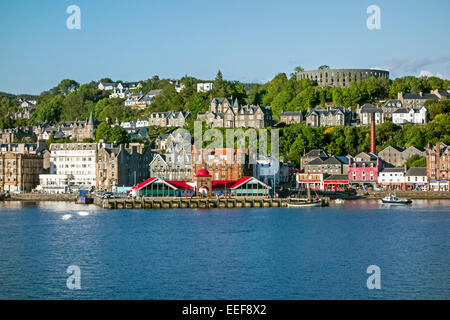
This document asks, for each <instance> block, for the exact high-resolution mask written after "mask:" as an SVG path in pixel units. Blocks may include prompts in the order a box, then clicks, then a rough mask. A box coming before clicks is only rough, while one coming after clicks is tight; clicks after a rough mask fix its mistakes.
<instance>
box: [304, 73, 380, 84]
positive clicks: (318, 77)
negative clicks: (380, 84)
mask: <svg viewBox="0 0 450 320" xmlns="http://www.w3.org/2000/svg"><path fill="white" fill-rule="evenodd" d="M370 77H375V78H386V79H389V71H386V70H377V69H324V70H309V71H300V72H297V80H302V79H309V80H312V81H316V82H317V84H318V85H319V86H321V87H324V86H330V87H348V85H349V84H350V82H352V81H357V82H360V81H363V80H364V79H367V78H370Z"/></svg>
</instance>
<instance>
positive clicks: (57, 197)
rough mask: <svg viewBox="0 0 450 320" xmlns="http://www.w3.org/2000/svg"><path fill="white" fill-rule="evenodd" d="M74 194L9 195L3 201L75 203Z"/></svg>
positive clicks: (75, 196) (75, 197)
mask: <svg viewBox="0 0 450 320" xmlns="http://www.w3.org/2000/svg"><path fill="white" fill-rule="evenodd" d="M76 199H77V195H76V194H72V193H68V194H50V193H11V194H9V196H8V197H4V198H3V200H6V201H8V200H10V201H75V200H76Z"/></svg>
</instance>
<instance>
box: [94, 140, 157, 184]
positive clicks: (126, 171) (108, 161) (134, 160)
mask: <svg viewBox="0 0 450 320" xmlns="http://www.w3.org/2000/svg"><path fill="white" fill-rule="evenodd" d="M96 158H97V161H96V183H95V188H96V189H97V190H105V191H109V192H118V191H120V189H121V188H125V187H131V186H133V185H136V183H137V182H138V181H142V180H145V179H147V178H149V169H148V168H149V163H150V160H151V158H152V153H151V150H150V148H148V147H144V145H143V144H140V143H130V144H128V145H124V144H120V145H118V146H115V145H102V144H101V145H100V146H99V149H98V151H97V157H96Z"/></svg>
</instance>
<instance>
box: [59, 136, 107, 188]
mask: <svg viewBox="0 0 450 320" xmlns="http://www.w3.org/2000/svg"><path fill="white" fill-rule="evenodd" d="M101 145H102V144H97V143H75V142H74V143H52V144H51V145H50V174H57V175H67V176H68V186H69V187H70V186H79V187H83V188H93V187H95V185H96V179H97V175H96V158H97V152H98V149H99V148H100V147H101Z"/></svg>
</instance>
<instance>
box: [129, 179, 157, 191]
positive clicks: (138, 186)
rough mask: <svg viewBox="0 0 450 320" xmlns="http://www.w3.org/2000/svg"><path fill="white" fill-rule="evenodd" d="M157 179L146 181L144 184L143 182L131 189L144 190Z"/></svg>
mask: <svg viewBox="0 0 450 320" xmlns="http://www.w3.org/2000/svg"><path fill="white" fill-rule="evenodd" d="M156 179H157V178H149V179H147V180H145V181H143V182H141V183H139V184H137V185H135V186H134V187H132V188H131V189H133V190H140V189H142V188H143V187H145V186H146V185H148V184H150V183H152V182H153V181H155V180H156Z"/></svg>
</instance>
